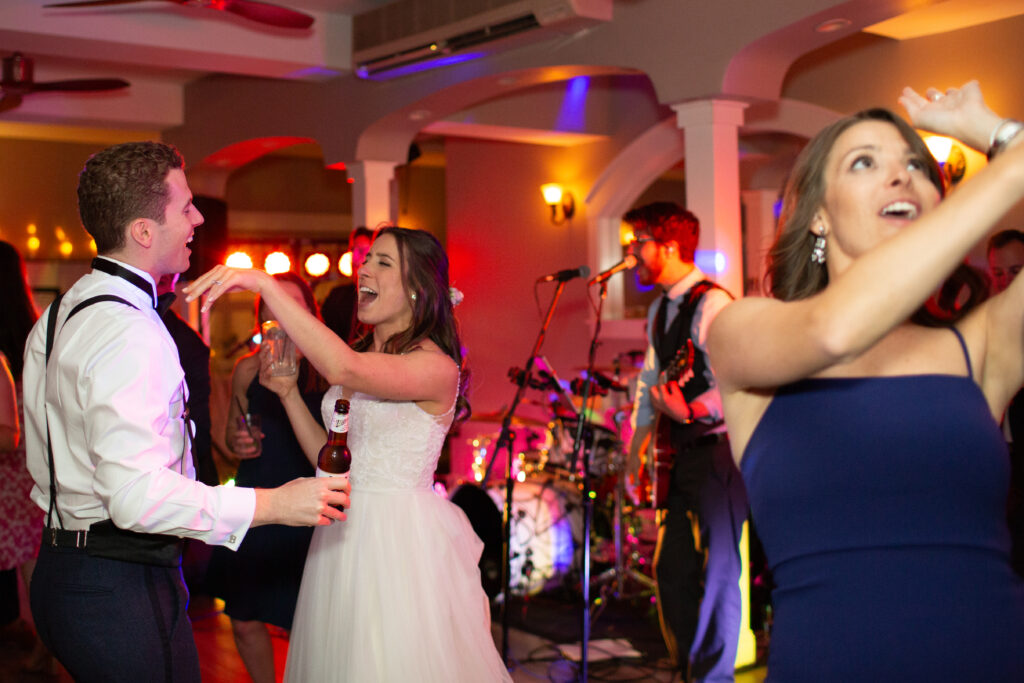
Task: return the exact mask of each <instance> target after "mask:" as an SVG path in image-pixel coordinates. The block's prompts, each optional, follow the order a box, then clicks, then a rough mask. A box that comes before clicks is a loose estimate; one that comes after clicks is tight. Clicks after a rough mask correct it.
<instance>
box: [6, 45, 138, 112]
mask: <svg viewBox="0 0 1024 683" xmlns="http://www.w3.org/2000/svg"><path fill="white" fill-rule="evenodd" d="M2 74H3V77H2V78H0V113H3V112H5V111H9V110H11V109H14V108H15V107H17V106H18V105H19V104H21V98H22V97H23V96H25V95H31V94H32V93H37V92H97V91H102V90H118V89H120V88H127V87H128V86H129V85H130V84H129V83H128V81H123V80H121V79H120V78H76V79H72V80H67V81H47V82H44V83H38V82H36V81H34V80H32V60H31V59H30V58H28V57H26V56H25V55H23V54H21V53H20V52H15V53H14V54H12V55H10V56H9V57H4V58H3V72H2Z"/></svg>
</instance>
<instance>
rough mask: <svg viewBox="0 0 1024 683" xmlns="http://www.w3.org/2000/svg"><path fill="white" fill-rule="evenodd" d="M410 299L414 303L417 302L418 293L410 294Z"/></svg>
mask: <svg viewBox="0 0 1024 683" xmlns="http://www.w3.org/2000/svg"><path fill="white" fill-rule="evenodd" d="M409 298H410V299H412V300H413V302H415V301H416V292H413V293H412V294H410V295H409Z"/></svg>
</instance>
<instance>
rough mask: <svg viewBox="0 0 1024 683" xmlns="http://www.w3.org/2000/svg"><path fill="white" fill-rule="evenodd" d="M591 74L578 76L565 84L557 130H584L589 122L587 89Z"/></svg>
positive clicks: (556, 123) (556, 125) (556, 124)
mask: <svg viewBox="0 0 1024 683" xmlns="http://www.w3.org/2000/svg"><path fill="white" fill-rule="evenodd" d="M589 89H590V76H577V77H576V78H572V79H569V81H568V82H567V83H566V84H565V96H564V97H563V98H562V108H561V109H560V110H559V112H558V120H557V121H556V122H555V130H566V131H572V130H583V129H584V128H585V127H586V123H587V91H588V90H589Z"/></svg>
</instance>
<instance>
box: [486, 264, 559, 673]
mask: <svg viewBox="0 0 1024 683" xmlns="http://www.w3.org/2000/svg"><path fill="white" fill-rule="evenodd" d="M565 283H566V280H561V279H560V280H559V281H558V287H557V288H556V289H555V294H554V296H553V297H552V298H551V304H550V305H549V306H548V312H547V316H546V317H545V318H544V323H543V324H542V325H541V328H540V332H539V333H538V334H537V340H536V341H535V342H534V344H533V350H532V351H531V352H530V356H529V358H528V359H527V360H526V365H525V366H524V370H523V374H522V379H521V380H520V381H519V382H518V383H517V384H518V387H517V388H516V393H515V396H514V397H513V398H512V403H511V404H510V405H509V407H508V410H507V411H506V412H505V417H504V418H503V419H502V421H501V432H500V433H499V435H498V440H497V442H496V443H495V444H494V451H493V452H492V453H491V459H490V460H489V461H488V462H487V469H486V470H485V471H484V476H483V479H481V481H480V487H481V488H483V489H485V490H486V487H487V480H488V479H489V478H490V475H491V468H492V467H493V466H494V461H495V460H497V457H498V452H499V451H500V450H501V449H502V448H506V449H507V451H508V457H507V458H506V462H505V508H504V510H503V511H502V516H503V521H504V533H503V535H502V539H501V548H502V565H501V585H502V587H503V588H502V592H503V593H504V595H505V599H504V600H502V603H501V659H502V661H504V662H505V665H506V666H508V617H509V599H510V598H511V593H512V590H511V583H512V576H511V574H512V570H511V560H512V558H511V554H510V552H511V548H512V543H511V541H512V488H513V486H514V483H515V477H513V476H512V440H513V438H514V437H513V436H512V430H511V425H512V416H513V415H514V414H515V412H516V408H518V407H519V403H520V402H521V401H522V400H523V394H524V393H525V392H526V387H527V384H528V382H529V378H530V373H531V372H532V371H533V364H534V360H535V359H536V358H537V355H538V354H539V353H540V347H541V345H542V344H543V343H544V336H545V335H546V334H547V331H548V326H549V325H550V324H551V318H552V317H553V316H554V314H555V306H556V305H557V304H558V299H559V298H560V297H561V296H562V291H563V290H564V289H565ZM577 438H578V437H577Z"/></svg>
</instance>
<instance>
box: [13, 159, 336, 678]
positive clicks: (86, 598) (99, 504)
mask: <svg viewBox="0 0 1024 683" xmlns="http://www.w3.org/2000/svg"><path fill="white" fill-rule="evenodd" d="M183 166H184V162H183V160H182V158H181V156H180V155H179V154H178V153H177V152H176V151H175V150H174V149H173V148H171V147H169V146H167V145H163V144H160V143H153V142H141V143H127V144H124V145H117V146H115V147H111V148H109V149H106V150H104V151H102V152H100V153H98V154H96V155H94V156H93V157H91V158H90V159H89V161H88V162H87V163H86V165H85V168H84V170H83V171H82V173H81V175H80V176H79V185H78V203H79V213H80V215H81V217H82V223H83V225H84V226H85V229H86V230H87V231H88V232H89V234H90V235H92V237H93V239H94V240H95V242H96V248H97V252H98V253H99V254H100V256H99V257H97V258H96V259H94V261H93V268H94V270H93V272H91V273H89V274H87V275H85V276H83V277H82V278H81V279H79V280H78V282H76V283H75V284H74V285H73V286H72V287H71V289H70V290H68V292H67V293H66V295H65V296H63V298H62V299H61V300H60V301H59V302H58V305H57V308H56V310H55V311H53V312H51V311H50V310H49V309H48V311H47V313H46V314H44V315H43V316H42V317H41V318H40V319H39V322H38V324H37V325H36V326H35V328H34V329H33V330H32V334H31V335H30V337H29V341H28V344H27V346H26V351H25V370H24V379H25V402H26V443H27V449H28V455H27V461H28V467H29V471H30V472H31V474H32V477H33V479H34V480H35V487H34V488H33V490H32V499H33V500H34V501H35V502H36V503H37V504H38V505H39V506H40V507H41V508H42V509H43V510H46V511H47V528H46V529H45V530H44V533H43V542H42V547H41V549H40V553H39V561H38V565H37V569H36V573H35V575H34V577H33V581H32V587H31V604H32V613H33V617H34V618H35V622H36V626H37V628H38V630H39V635H40V637H41V638H42V640H43V642H44V643H46V645H47V647H49V648H50V650H51V651H52V652H53V653H54V654H55V655H56V656H57V658H58V659H59V660H60V661H61V663H62V664H63V665H64V666H65V668H67V669H68V671H69V672H70V673H71V675H72V677H73V678H74V679H75V680H81V681H199V680H200V676H199V662H198V656H197V653H196V648H195V642H194V640H193V638H192V629H191V625H190V623H189V620H188V616H187V613H186V606H187V602H188V593H187V591H186V589H185V585H184V582H183V581H182V576H181V568H180V539H181V538H183V537H187V538H196V539H199V540H201V541H204V542H206V543H209V544H213V545H224V546H227V547H229V548H237V547H238V545H239V544H240V543H241V542H242V538H243V537H244V536H245V534H246V532H247V531H248V529H249V528H250V527H253V526H258V525H261V524H275V523H276V524H287V525H293V526H304V525H310V526H311V525H315V524H329V523H331V521H332V520H335V519H339V520H340V519H343V518H344V516H343V515H342V514H341V513H339V512H338V511H337V510H336V509H335V508H333V507H331V504H342V505H345V506H346V507H347V506H348V504H349V500H348V496H347V486H341V485H339V484H336V483H334V482H335V481H336V479H335V478H329V479H321V480H317V479H300V480H296V481H293V482H290V483H288V484H285V485H284V486H281V487H279V488H277V489H260V490H255V489H244V488H232V487H224V486H215V487H211V486H206V485H204V484H201V483H199V482H197V481H195V472H194V467H193V463H192V458H191V453H190V446H191V436H190V430H191V428H192V423H191V421H190V420H189V418H188V415H187V411H186V400H187V398H188V389H187V387H186V385H185V381H184V372H183V371H182V369H181V366H180V364H179V362H178V353H177V350H176V348H175V345H174V342H173V341H172V339H171V337H170V335H169V334H168V332H167V330H166V328H165V327H164V325H163V323H162V322H161V319H160V315H159V313H158V312H157V310H156V301H157V296H156V282H157V281H158V280H159V279H160V277H161V276H163V275H167V274H172V273H180V272H183V271H184V270H186V269H187V268H188V265H189V255H190V254H191V251H190V249H189V247H188V244H189V242H191V240H192V237H193V234H194V232H195V229H196V228H197V227H198V226H199V225H201V224H202V222H203V218H202V216H201V215H200V213H199V211H198V210H196V208H195V207H194V206H193V205H192V194H191V192H190V191H189V188H188V184H187V182H186V180H185V174H184V171H183ZM97 297H98V298H97ZM51 308H53V307H51ZM48 332H49V333H52V339H49V340H48ZM48 342H49V343H48ZM50 343H52V351H50V350H49V345H50Z"/></svg>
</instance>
